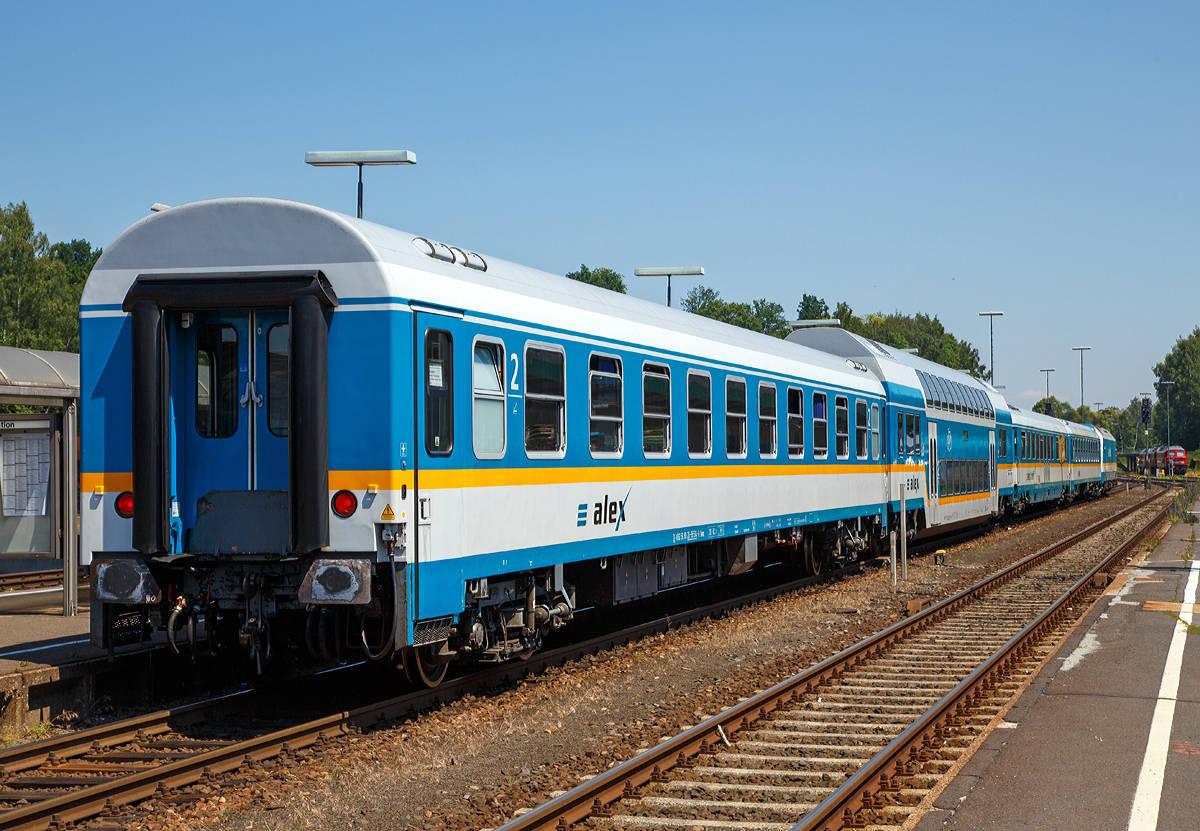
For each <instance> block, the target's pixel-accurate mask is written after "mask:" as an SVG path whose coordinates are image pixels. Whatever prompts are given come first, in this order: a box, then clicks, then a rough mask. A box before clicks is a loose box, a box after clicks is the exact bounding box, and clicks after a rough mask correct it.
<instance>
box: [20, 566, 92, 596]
mask: <svg viewBox="0 0 1200 831" xmlns="http://www.w3.org/2000/svg"><path fill="white" fill-rule="evenodd" d="M62 583H63V573H62V569H61V568H58V569H54V568H52V569H48V570H46V571H22V572H17V573H15V574H0V593H4V592H24V591H33V590H34V589H56V588H59V587H61V586H62ZM86 583H87V577H85V576H84V569H83V568H82V567H80V569H79V584H80V585H81V586H82V585H85V584H86Z"/></svg>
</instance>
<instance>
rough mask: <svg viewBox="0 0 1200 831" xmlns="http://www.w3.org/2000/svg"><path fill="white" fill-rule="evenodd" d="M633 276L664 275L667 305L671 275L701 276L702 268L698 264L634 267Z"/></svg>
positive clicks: (669, 301)
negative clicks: (671, 266)
mask: <svg viewBox="0 0 1200 831" xmlns="http://www.w3.org/2000/svg"><path fill="white" fill-rule="evenodd" d="M633 276H634V277H666V278H667V305H668V306H670V305H671V278H672V277H703V276H704V269H703V268H701V267H700V266H698V265H694V266H678V267H676V268H635V269H634V270H633Z"/></svg>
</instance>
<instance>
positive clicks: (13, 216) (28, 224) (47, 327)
mask: <svg viewBox="0 0 1200 831" xmlns="http://www.w3.org/2000/svg"><path fill="white" fill-rule="evenodd" d="M99 256H100V251H99V250H96V251H93V250H92V248H91V246H90V245H89V244H88V243H87V241H86V240H73V241H72V242H70V243H59V244H57V245H55V246H52V245H50V241H49V240H48V239H47V238H46V235H45V234H42V233H38V232H37V230H36V229H35V228H34V224H33V219H32V218H31V217H30V215H29V209H28V208H27V207H26V205H25V203H24V202H22V203H21V204H19V205H14V204H12V203H9V205H8V207H6V208H0V344H3V345H5V346H19V347H25V348H33V349H49V350H59V351H77V350H78V349H79V297H80V295H81V294H82V292H83V284H84V282H86V280H87V275H88V273H90V272H91V268H92V266H93V265H95V262H96V260H97V259H98V258H99Z"/></svg>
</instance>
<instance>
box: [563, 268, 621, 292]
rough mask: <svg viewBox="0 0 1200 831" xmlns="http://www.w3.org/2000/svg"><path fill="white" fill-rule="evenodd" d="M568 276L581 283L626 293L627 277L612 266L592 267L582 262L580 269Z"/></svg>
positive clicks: (569, 273)
mask: <svg viewBox="0 0 1200 831" xmlns="http://www.w3.org/2000/svg"><path fill="white" fill-rule="evenodd" d="M567 277H568V278H570V279H572V280H578V281H579V282H581V283H587V284H589V285H592V286H599V287H600V288H602V289H608V290H609V291H616V292H620V293H621V294H625V277H624V276H623V275H621V274H618V273H617V272H615V271H613V270H612V269H611V268H596V269H591V268H588V267H587V266H586V265H584V264H583V263H580V264H579V270H578V271H570V272H568V273H567Z"/></svg>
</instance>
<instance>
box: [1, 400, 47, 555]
mask: <svg viewBox="0 0 1200 831" xmlns="http://www.w3.org/2000/svg"><path fill="white" fill-rule="evenodd" d="M56 422H57V419H56V418H55V417H54V416H51V415H37V414H28V415H26V414H22V415H3V414H0V557H14V556H16V557H20V556H26V557H28V556H30V555H33V556H53V555H54V552H53V550H52V549H53V544H52V538H53V533H52V530H53V525H54V516H53V514H54V512H55V500H54V494H55V493H56V490H55V489H56V487H57V485H56V484H55V483H54V482H52V479H53V478H54V476H55V471H56V467H57V466H56V465H55V464H54V453H55V449H56V447H55V431H56V430H57V429H59V428H58V425H57V423H56Z"/></svg>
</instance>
